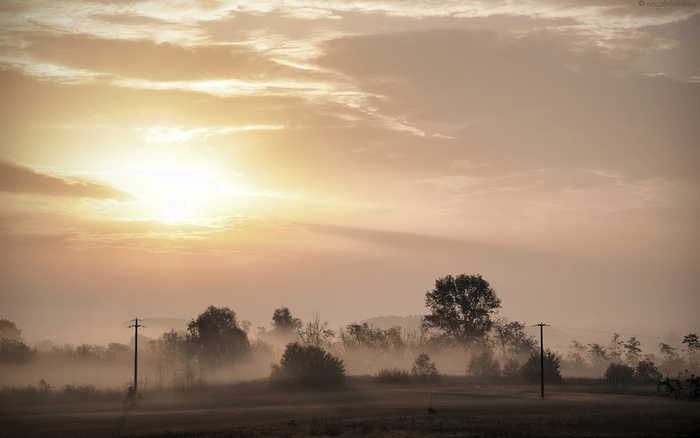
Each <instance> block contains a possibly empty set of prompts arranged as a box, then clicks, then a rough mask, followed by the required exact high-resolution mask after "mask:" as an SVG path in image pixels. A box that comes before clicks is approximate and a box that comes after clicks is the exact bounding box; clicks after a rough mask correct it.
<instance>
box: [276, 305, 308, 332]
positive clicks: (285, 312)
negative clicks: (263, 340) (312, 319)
mask: <svg viewBox="0 0 700 438" xmlns="http://www.w3.org/2000/svg"><path fill="white" fill-rule="evenodd" d="M272 328H273V330H275V331H276V332H278V333H281V334H292V333H294V332H295V331H296V330H298V329H299V328H301V320H300V319H299V318H294V317H293V316H292V312H290V311H289V308H287V307H280V308H279V309H275V312H274V313H273V314H272Z"/></svg>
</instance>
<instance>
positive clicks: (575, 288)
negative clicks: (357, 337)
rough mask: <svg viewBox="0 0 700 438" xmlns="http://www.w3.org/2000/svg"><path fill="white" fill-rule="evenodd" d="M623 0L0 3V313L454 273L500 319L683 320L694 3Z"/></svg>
mask: <svg viewBox="0 0 700 438" xmlns="http://www.w3.org/2000/svg"><path fill="white" fill-rule="evenodd" d="M642 3H644V2H635V1H627V0H625V1H608V2H599V1H594V0H581V1H575V2H572V1H559V0H523V1H520V2H516V3H512V2H508V1H489V2H483V3H482V2H475V3H466V2H463V1H442V2H434V1H427V0H423V1H400V0H367V1H362V2H347V1H342V2H341V1H327V2H317V1H310V0H309V1H307V0H298V1H293V2H283V1H274V0H259V1H254V2H253V1H250V2H248V1H235V0H220V1H219V0H211V1H207V2H199V1H194V0H191V1H188V0H183V1H178V2H155V1H150V0H134V1H126V2H125V1H118V0H113V1H110V0H99V1H94V0H71V1H66V2H63V1H61V2H56V1H53V0H34V1H24V0H17V1H3V2H2V4H1V5H0V24H1V26H0V29H1V30H0V36H1V37H0V89H1V90H2V99H0V105H2V109H1V114H2V116H1V117H0V127H1V129H2V133H3V135H2V139H1V140H0V205H2V207H1V209H0V247H1V248H2V250H1V251H0V317H4V318H9V319H11V320H13V321H15V322H16V323H17V325H18V326H20V327H21V328H22V331H23V335H24V337H25V339H27V340H29V341H32V342H36V341H40V340H43V339H50V340H52V341H54V342H57V343H60V342H73V343H104V342H108V341H113V340H121V341H124V342H125V339H128V336H129V331H128V330H126V329H125V325H126V324H125V321H127V320H129V319H130V318H133V317H136V316H138V317H143V318H176V319H181V320H189V319H190V318H193V317H195V316H196V315H197V314H198V313H199V312H201V311H202V310H203V309H204V308H205V307H206V306H207V305H209V304H215V305H217V306H228V307H230V308H232V309H234V310H235V311H236V313H237V315H238V317H239V319H240V320H250V321H252V322H253V326H254V327H255V326H257V325H262V324H267V323H268V321H269V319H270V314H271V311H272V310H273V309H275V308H277V307H279V306H283V305H288V306H290V307H292V308H293V309H294V311H295V313H296V314H297V315H298V316H299V317H301V318H302V319H304V320H308V319H310V318H311V317H312V316H313V315H314V314H315V313H316V312H320V314H321V317H322V318H323V319H324V320H328V321H329V322H330V325H331V327H337V326H339V325H341V324H345V323H347V322H350V321H359V320H363V319H367V318H371V317H375V316H380V315H416V314H423V313H425V308H424V299H425V292H426V291H427V290H428V289H430V288H432V287H433V282H434V280H435V279H436V278H438V277H441V276H444V275H446V274H449V273H462V272H467V273H481V274H482V275H483V276H484V277H485V278H487V279H488V280H489V281H490V282H491V285H492V286H493V287H494V289H496V291H497V292H498V295H499V297H501V299H502V300H503V303H504V309H503V313H504V314H505V315H506V316H508V317H510V318H512V319H517V320H521V321H526V322H529V323H533V322H537V321H540V320H543V321H547V322H551V323H552V324H554V325H557V324H559V325H562V326H568V327H579V328H585V329H600V330H618V331H621V332H623V333H625V332H629V333H633V334H637V335H644V334H654V335H657V336H666V335H667V334H668V333H669V332H673V333H675V335H674V336H675V338H678V336H676V335H680V334H685V333H688V332H690V331H697V330H698V329H700V328H699V327H698V322H697V321H698V314H697V309H698V307H699V306H700V294H699V293H698V292H699V291H698V284H700V264H698V250H699V249H700V245H699V243H700V231H699V227H698V223H699V220H700V195H699V193H700V191H699V190H698V189H699V188H700V184H699V183H700V173H699V172H698V167H699V164H700V148H698V138H700V125H699V124H698V123H697V120H698V116H699V115H700V50H699V49H700V47H698V41H700V14H699V9H698V6H697V5H695V4H694V3H692V2H685V3H683V2H676V3H673V2H671V3H669V4H668V5H667V6H663V7H661V6H655V5H656V3H661V2H646V3H644V5H642ZM166 325H167V324H166ZM147 330H148V329H146V332H145V334H146V335H148V331H147ZM605 336H606V337H607V336H608V335H607V333H606V334H605ZM572 337H573V336H572ZM650 347H651V345H650Z"/></svg>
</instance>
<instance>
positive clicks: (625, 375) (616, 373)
mask: <svg viewBox="0 0 700 438" xmlns="http://www.w3.org/2000/svg"><path fill="white" fill-rule="evenodd" d="M605 380H607V381H608V383H610V384H611V385H615V386H623V385H626V384H628V383H631V382H632V381H633V380H634V368H632V367H630V366H627V365H625V364H621V363H611V364H610V365H608V369H607V370H605Z"/></svg>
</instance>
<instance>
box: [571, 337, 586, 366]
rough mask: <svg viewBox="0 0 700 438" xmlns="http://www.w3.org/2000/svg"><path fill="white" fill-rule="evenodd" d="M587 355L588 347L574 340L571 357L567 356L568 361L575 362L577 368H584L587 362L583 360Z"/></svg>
mask: <svg viewBox="0 0 700 438" xmlns="http://www.w3.org/2000/svg"><path fill="white" fill-rule="evenodd" d="M585 353H586V346H585V345H583V344H582V343H580V342H579V341H576V340H574V341H572V342H571V345H570V346H569V355H568V356H567V359H568V360H569V361H571V362H573V364H574V365H575V366H576V367H583V366H584V365H585V363H586V361H585V360H584V359H583V355H584V354H585Z"/></svg>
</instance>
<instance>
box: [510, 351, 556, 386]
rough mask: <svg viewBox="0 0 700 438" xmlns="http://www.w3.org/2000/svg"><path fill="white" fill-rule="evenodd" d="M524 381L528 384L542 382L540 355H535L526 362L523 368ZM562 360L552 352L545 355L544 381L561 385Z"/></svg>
mask: <svg viewBox="0 0 700 438" xmlns="http://www.w3.org/2000/svg"><path fill="white" fill-rule="evenodd" d="M520 372H521V375H522V376H523V379H525V380H526V381H528V382H539V381H540V355H539V354H537V353H535V354H532V355H531V356H530V358H529V359H528V360H527V362H525V364H524V365H523V367H522V368H521V371H520ZM561 380H562V378H561V358H560V357H559V356H558V355H557V354H556V353H554V352H553V351H551V350H547V351H546V352H545V354H544V381H545V382H547V383H560V382H561Z"/></svg>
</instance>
